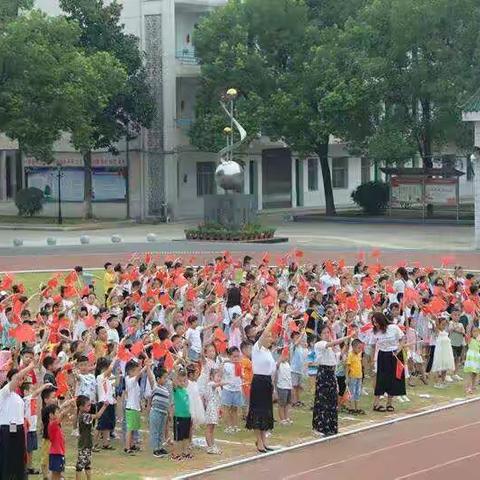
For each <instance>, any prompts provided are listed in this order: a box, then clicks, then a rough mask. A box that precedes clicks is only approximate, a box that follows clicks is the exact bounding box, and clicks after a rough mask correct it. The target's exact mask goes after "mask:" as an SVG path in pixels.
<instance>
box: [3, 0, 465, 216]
mask: <svg viewBox="0 0 480 480" xmlns="http://www.w3.org/2000/svg"><path fill="white" fill-rule="evenodd" d="M35 3H36V6H37V7H38V8H40V9H42V10H44V11H45V12H47V13H48V14H52V15H55V14H59V13H60V9H59V7H58V1H57V0H36V2H35ZM121 3H123V13H122V21H123V22H124V24H125V27H126V30H127V31H128V32H129V33H133V34H135V35H137V36H138V37H139V38H140V42H141V48H142V49H143V51H144V52H145V54H146V67H147V71H148V75H149V79H150V82H151V85H152V91H153V94H154V98H155V102H156V107H157V117H156V119H155V121H154V124H153V125H152V128H151V129H150V130H148V131H144V132H142V134H141V135H140V136H139V137H138V138H137V139H135V140H133V141H130V142H129V143H128V145H127V144H126V143H121V144H120V145H118V149H119V151H120V154H119V155H117V156H114V155H112V154H110V153H108V152H101V151H99V152H95V153H94V154H93V159H92V160H93V174H92V181H93V193H94V203H93V209H94V215H95V216H97V217H106V218H107V217H108V218H125V217H126V215H127V196H128V202H129V206H130V209H129V212H130V217H131V218H136V219H149V218H151V219H153V218H159V217H162V215H163V214H164V212H165V210H166V209H167V210H168V213H169V216H170V217H171V218H172V219H177V220H181V219H191V218H201V217H202V216H203V201H202V197H203V196H204V195H205V194H211V193H214V192H215V190H216V185H215V180H214V172H215V168H216V165H217V155H216V153H215V152H199V151H197V150H196V149H195V148H193V147H192V146H191V145H190V142H189V139H188V134H187V133H188V129H189V127H190V126H191V124H192V122H193V119H194V110H195V108H194V107H195V97H196V91H197V88H198V78H199V75H200V66H199V65H198V62H197V59H196V57H195V50H194V47H193V45H192V35H193V31H194V28H195V25H196V24H197V23H198V21H199V20H200V18H201V17H202V16H203V15H206V14H208V12H209V11H210V10H212V9H213V8H216V7H218V6H221V5H223V4H225V3H226V0H123V2H121ZM231 86H232V87H235V85H231ZM226 122H227V120H226ZM329 155H330V166H331V174H332V183H333V190H334V196H335V201H336V204H337V206H339V207H345V206H349V205H352V202H351V199H350V194H351V192H352V190H354V189H355V188H356V187H357V186H358V185H359V184H360V183H363V182H366V181H369V180H371V179H373V166H372V165H370V163H369V162H368V160H365V159H361V158H356V157H352V156H350V155H349V153H348V151H347V150H346V148H345V145H344V144H343V143H342V142H340V141H337V140H336V139H333V138H332V140H331V145H330V154H329ZM236 157H240V158H241V159H242V163H243V166H244V176H245V181H244V189H245V192H246V193H250V194H253V195H255V196H256V198H257V203H258V208H259V209H260V210H266V209H278V208H281V209H285V208H302V207H319V208H321V207H323V206H324V204H325V198H324V191H323V182H322V174H321V170H320V163H319V161H318V159H317V158H315V157H314V156H312V157H311V158H305V159H303V158H298V156H296V155H295V153H294V152H291V151H290V150H289V149H288V146H287V145H285V144H282V143H273V142H271V141H270V140H269V139H268V138H264V137H262V138H259V139H258V140H256V141H254V142H253V143H252V144H251V145H249V146H248V148H246V149H245V152H244V153H243V154H241V155H236ZM459 162H460V163H462V160H459ZM463 163H464V165H463V164H462V165H459V164H458V162H457V165H456V167H457V168H459V169H460V170H463V171H465V172H467V167H468V165H467V160H466V159H464V160H463ZM58 164H59V165H61V167H62V168H61V187H62V200H63V210H64V214H65V215H66V216H81V215H82V214H83V203H82V202H83V199H84V188H83V180H84V172H83V161H82V158H81V155H80V154H79V153H78V152H76V151H75V150H74V149H73V148H72V146H71V145H70V143H69V141H68V138H67V137H65V138H63V139H62V140H61V141H60V142H58V144H57V145H56V146H55V165H50V166H46V165H44V164H41V163H39V162H38V161H36V159H34V158H30V157H26V156H25V155H22V154H20V153H19V151H18V145H17V144H16V142H12V141H10V140H9V139H7V138H6V137H5V136H0V214H6V213H11V214H15V212H16V209H15V206H14V204H13V198H14V196H15V192H16V191H17V190H18V189H19V188H22V187H24V186H36V187H39V188H42V189H45V187H46V186H47V185H48V187H49V188H48V190H49V193H50V198H51V202H49V203H47V204H46V206H45V208H44V211H43V215H55V213H56V208H57V207H56V204H55V198H56V195H57V184H58V174H59V170H58V168H57V166H56V165H58ZM127 182H128V188H127ZM460 184H461V188H460V191H461V197H462V198H469V197H471V196H472V188H473V187H472V185H473V184H472V178H471V175H464V176H463V177H462V178H461V180H460Z"/></svg>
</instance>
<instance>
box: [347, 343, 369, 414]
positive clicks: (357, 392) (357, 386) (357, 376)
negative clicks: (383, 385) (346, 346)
mask: <svg viewBox="0 0 480 480" xmlns="http://www.w3.org/2000/svg"><path fill="white" fill-rule="evenodd" d="M362 376H363V375H362V342H361V341H360V340H359V339H358V338H356V339H354V340H353V341H352V350H351V351H350V353H349V354H348V356H347V377H348V389H349V390H350V395H351V402H352V406H353V408H350V409H349V413H353V414H354V415H365V411H364V410H361V409H359V408H358V402H359V401H360V396H361V394H362Z"/></svg>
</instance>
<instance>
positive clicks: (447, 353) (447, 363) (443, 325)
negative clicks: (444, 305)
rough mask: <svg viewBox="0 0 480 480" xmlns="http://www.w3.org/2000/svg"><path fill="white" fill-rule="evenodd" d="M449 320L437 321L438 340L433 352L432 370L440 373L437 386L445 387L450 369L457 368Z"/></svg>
mask: <svg viewBox="0 0 480 480" xmlns="http://www.w3.org/2000/svg"><path fill="white" fill-rule="evenodd" d="M447 326H448V320H447V319H446V318H440V319H439V320H438V323H437V332H438V334H437V340H436V345H435V351H434V353H433V364H432V372H436V373H438V383H437V384H436V385H434V387H435V388H445V387H446V383H445V377H446V376H447V373H448V371H449V370H452V371H453V370H455V360H454V358H453V350H452V343H451V342H450V338H449V337H448V332H447Z"/></svg>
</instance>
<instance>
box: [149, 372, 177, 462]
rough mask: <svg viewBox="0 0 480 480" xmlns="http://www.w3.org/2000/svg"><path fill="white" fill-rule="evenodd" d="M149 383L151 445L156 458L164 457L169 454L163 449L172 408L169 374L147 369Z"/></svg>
mask: <svg viewBox="0 0 480 480" xmlns="http://www.w3.org/2000/svg"><path fill="white" fill-rule="evenodd" d="M147 375H148V381H149V382H150V386H151V388H152V394H151V406H150V422H149V423H150V445H151V447H152V450H153V456H154V457H163V456H164V455H168V452H167V451H166V450H165V449H164V448H163V447H162V445H163V441H164V438H165V427H166V424H167V419H168V415H169V413H170V410H171V406H172V398H171V392H170V388H169V386H168V383H167V382H168V372H167V371H166V370H165V369H163V368H161V367H157V368H155V369H153V371H152V368H151V367H150V366H149V367H148V368H147Z"/></svg>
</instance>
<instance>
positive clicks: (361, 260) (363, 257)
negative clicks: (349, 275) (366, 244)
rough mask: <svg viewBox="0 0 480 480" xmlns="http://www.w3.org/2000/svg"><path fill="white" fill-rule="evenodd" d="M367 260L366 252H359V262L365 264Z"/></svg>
mask: <svg viewBox="0 0 480 480" xmlns="http://www.w3.org/2000/svg"><path fill="white" fill-rule="evenodd" d="M365 258H366V255H365V252H358V255H357V259H358V261H359V262H362V263H364V262H365Z"/></svg>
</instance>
